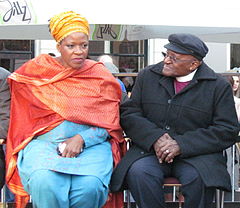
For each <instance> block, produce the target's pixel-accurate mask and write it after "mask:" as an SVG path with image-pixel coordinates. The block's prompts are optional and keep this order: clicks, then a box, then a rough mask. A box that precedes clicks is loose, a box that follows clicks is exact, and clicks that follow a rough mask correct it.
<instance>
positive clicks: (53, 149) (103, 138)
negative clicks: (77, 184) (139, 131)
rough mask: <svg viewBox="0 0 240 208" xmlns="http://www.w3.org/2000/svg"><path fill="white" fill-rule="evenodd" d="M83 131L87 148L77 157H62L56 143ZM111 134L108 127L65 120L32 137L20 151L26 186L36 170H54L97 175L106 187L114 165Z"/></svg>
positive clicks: (21, 175)
mask: <svg viewBox="0 0 240 208" xmlns="http://www.w3.org/2000/svg"><path fill="white" fill-rule="evenodd" d="M76 134H80V135H81V136H82V138H83V140H84V141H85V148H84V151H83V152H82V153H80V154H79V155H78V156H77V157H76V158H66V157H61V156H59V155H58V153H57V146H58V144H59V143H60V142H63V141H64V140H66V139H67V138H69V137H73V136H75V135H76ZM108 138H109V135H108V132H107V131H106V130H105V129H102V128H98V127H92V126H88V125H81V124H76V123H73V122H70V121H64V122H63V123H61V124H60V125H59V126H57V127H55V128H54V129H52V130H51V131H50V132H47V133H46V134H43V135H41V136H38V137H37V138H36V139H33V140H32V141H31V142H30V143H29V144H28V145H27V146H26V147H25V148H24V149H23V150H21V151H20V152H19V155H18V170H19V174H20V177H21V181H22V184H23V186H24V189H25V190H26V191H27V182H28V180H29V178H30V177H31V174H33V173H34V172H35V171H36V170H52V171H56V172H60V173H65V174H74V175H91V176H96V177H98V178H99V179H100V180H101V181H102V183H103V184H104V185H105V186H106V187H107V186H108V184H109V182H110V177H111V173H112V169H113V157H112V150H111V144H110V143H109V141H108Z"/></svg>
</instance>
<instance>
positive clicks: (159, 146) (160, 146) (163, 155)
mask: <svg viewBox="0 0 240 208" xmlns="http://www.w3.org/2000/svg"><path fill="white" fill-rule="evenodd" d="M153 148H154V150H155V153H156V155H157V157H158V159H159V162H160V163H162V162H163V161H164V162H167V163H171V162H173V159H174V157H175V156H177V155H179V154H180V153H181V151H180V147H179V145H178V144H177V142H176V141H175V140H174V139H172V137H170V136H169V134H168V133H165V134H164V135H162V136H161V137H160V138H159V139H158V140H157V141H156V142H155V143H154V145H153Z"/></svg>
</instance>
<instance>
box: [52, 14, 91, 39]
mask: <svg viewBox="0 0 240 208" xmlns="http://www.w3.org/2000/svg"><path fill="white" fill-rule="evenodd" d="M49 30H50V33H51V34H52V36H53V38H54V39H55V40H56V41H57V42H58V43H59V42H61V41H62V40H63V39H64V38H65V37H66V36H68V35H70V34H71V33H74V32H82V33H85V34H86V35H87V36H89V24H88V21H87V20H86V19H85V18H84V17H82V16H81V15H80V14H77V13H75V12H73V11H69V12H62V13H60V14H57V15H55V16H54V17H52V18H51V19H50V22H49Z"/></svg>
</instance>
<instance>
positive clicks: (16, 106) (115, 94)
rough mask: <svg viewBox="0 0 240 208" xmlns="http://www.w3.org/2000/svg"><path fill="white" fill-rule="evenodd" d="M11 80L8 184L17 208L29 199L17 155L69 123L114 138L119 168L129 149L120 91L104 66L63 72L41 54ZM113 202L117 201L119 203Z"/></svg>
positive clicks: (88, 63) (90, 65) (91, 65)
mask: <svg viewBox="0 0 240 208" xmlns="http://www.w3.org/2000/svg"><path fill="white" fill-rule="evenodd" d="M8 81H9V84H10V89H11V116H10V126H9V132H8V139H7V153H6V163H7V171H6V182H7V184H8V187H9V188H10V190H11V191H12V192H13V193H14V194H15V196H16V203H17V208H20V207H21V208H22V207H25V205H26V203H27V201H28V199H29V196H28V194H27V192H25V191H24V189H23V186H22V184H21V181H20V177H19V174H18V170H17V157H18V152H19V151H20V150H22V149H23V148H24V147H25V146H26V145H27V144H28V143H29V142H30V141H31V140H32V139H33V137H34V136H37V135H40V134H44V133H46V132H48V131H49V130H51V129H53V128H54V127H56V126H57V125H59V124H60V123H61V122H63V121H64V120H69V121H72V122H76V123H80V124H87V125H92V126H98V127H102V128H105V129H106V130H107V131H108V133H109V134H110V135H111V140H110V142H111V144H112V150H113V158H114V165H115V166H116V164H117V163H118V162H119V161H120V159H121V157H122V154H123V152H122V151H121V149H122V148H121V146H124V140H123V137H122V129H121V127H120V125H119V103H120V99H121V89H120V86H119V84H118V82H117V81H116V79H115V78H114V77H113V76H112V75H111V74H110V73H109V72H108V70H107V69H105V68H104V66H103V65H102V64H100V63H97V62H95V61H91V60H86V61H85V63H84V66H83V67H82V68H81V69H80V70H75V69H72V68H64V67H63V66H62V65H60V64H59V63H58V62H57V61H56V60H55V59H54V58H52V57H50V56H48V55H40V56H38V57H37V58H35V59H32V60H30V61H28V62H27V63H25V64H24V65H23V66H22V67H20V68H19V69H18V70H17V71H16V72H14V73H12V74H11V75H10V77H9V80H8ZM111 198H112V197H111ZM110 201H112V203H113V201H114V199H111V200H110ZM110 201H109V202H110ZM116 201H118V202H117V203H119V202H120V201H122V200H120V201H119V198H118V199H117V200H116ZM110 203H111V202H110ZM119 205H120V204H119ZM119 205H118V207H119ZM110 206H111V207H114V205H110ZM110 206H109V207H110ZM121 206H122V205H121Z"/></svg>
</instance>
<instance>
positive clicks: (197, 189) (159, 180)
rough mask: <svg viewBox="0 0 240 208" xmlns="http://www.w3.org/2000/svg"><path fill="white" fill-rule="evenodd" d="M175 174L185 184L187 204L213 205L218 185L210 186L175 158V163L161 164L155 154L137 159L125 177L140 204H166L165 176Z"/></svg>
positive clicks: (157, 207) (161, 207) (192, 207)
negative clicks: (215, 186)
mask: <svg viewBox="0 0 240 208" xmlns="http://www.w3.org/2000/svg"><path fill="white" fill-rule="evenodd" d="M169 176H173V177H176V178H178V179H179V181H180V182H181V184H182V187H181V192H182V194H183V195H184V208H210V207H212V204H213V198H214V193H215V188H207V187H206V186H205V185H204V183H203V181H202V179H201V177H200V176H199V174H198V172H197V171H196V169H195V168H194V167H193V166H191V165H190V164H188V163H186V162H184V161H182V160H179V159H176V160H175V161H174V162H173V163H171V164H167V163H162V164H160V163H159V161H158V160H157V158H156V156H148V157H144V158H141V159H139V160H137V161H135V162H134V163H133V164H132V166H131V167H130V169H129V171H128V174H127V177H126V181H127V184H128V188H129V189H130V191H131V193H132V196H133V198H134V200H135V201H136V203H137V205H138V206H139V208H165V207H166V205H165V202H164V190H163V187H162V186H163V180H164V178H165V177H169Z"/></svg>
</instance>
